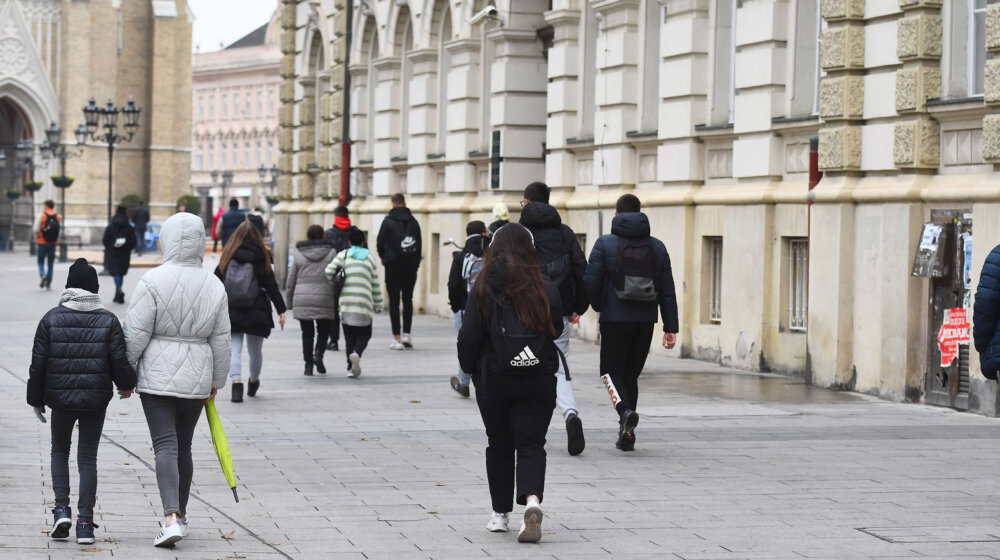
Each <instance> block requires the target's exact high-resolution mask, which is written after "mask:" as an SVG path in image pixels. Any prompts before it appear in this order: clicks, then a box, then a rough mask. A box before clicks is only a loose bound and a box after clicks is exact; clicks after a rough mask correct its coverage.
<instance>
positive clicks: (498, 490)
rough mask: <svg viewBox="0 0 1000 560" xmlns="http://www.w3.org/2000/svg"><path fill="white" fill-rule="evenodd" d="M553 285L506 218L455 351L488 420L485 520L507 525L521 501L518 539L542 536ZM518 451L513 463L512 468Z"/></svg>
mask: <svg viewBox="0 0 1000 560" xmlns="http://www.w3.org/2000/svg"><path fill="white" fill-rule="evenodd" d="M562 317H563V312H562V309H561V308H560V298H559V291H558V290H557V289H556V287H555V285H554V284H553V283H552V281H551V280H550V279H549V278H548V277H546V276H545V275H543V274H542V273H541V265H540V263H539V261H538V255H537V254H536V253H535V247H534V239H533V238H532V235H531V232H529V231H528V230H527V229H526V228H525V227H524V226H521V225H520V224H509V225H506V226H503V227H502V228H500V229H498V230H497V232H496V233H495V234H494V236H493V241H492V243H491V244H490V248H489V250H488V251H487V252H486V259H485V262H484V264H483V268H482V271H481V272H480V274H479V281H477V282H476V285H475V287H474V289H473V291H472V293H470V294H469V300H468V302H467V303H466V307H465V317H464V320H463V322H462V328H461V330H460V331H459V334H458V359H459V363H460V364H461V366H462V369H463V370H464V371H467V372H474V373H473V378H472V379H473V385H474V386H475V388H476V402H477V403H478V405H479V412H480V414H481V415H482V417H483V424H485V425H486V435H487V438H488V440H489V444H488V446H487V448H486V476H487V478H488V480H489V486H490V496H491V498H492V502H493V515H492V517H491V518H490V521H489V523H488V524H487V525H486V528H487V529H488V530H490V531H493V532H506V531H507V528H508V527H507V525H508V522H509V513H510V511H511V510H512V509H513V501H514V500H513V499H512V498H513V497H514V488H515V479H516V486H517V494H516V498H517V503H518V504H521V505H523V506H525V510H524V523H523V525H522V526H521V531H520V533H519V534H518V541H520V542H537V541H539V540H540V539H541V538H542V510H541V507H540V504H541V502H542V492H543V490H544V486H545V436H546V433H547V432H548V429H549V422H550V421H551V420H552V410H553V409H554V408H555V406H556V377H555V373H556V371H557V370H558V369H559V362H560V359H561V358H560V355H559V351H558V349H557V348H556V345H555V342H554V341H555V339H556V337H557V336H559V333H560V332H561V331H562V328H563V322H562ZM515 455H516V465H517V467H516V469H515Z"/></svg>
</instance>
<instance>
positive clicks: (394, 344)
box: [389, 340, 404, 350]
mask: <svg viewBox="0 0 1000 560" xmlns="http://www.w3.org/2000/svg"><path fill="white" fill-rule="evenodd" d="M403 348H404V346H403V343H402V342H400V341H398V340H393V341H392V344H390V345H389V350H402V349H403Z"/></svg>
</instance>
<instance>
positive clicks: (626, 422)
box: [615, 410, 639, 451]
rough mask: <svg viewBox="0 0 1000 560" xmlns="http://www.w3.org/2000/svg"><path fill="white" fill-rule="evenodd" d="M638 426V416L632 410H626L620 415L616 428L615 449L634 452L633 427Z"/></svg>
mask: <svg viewBox="0 0 1000 560" xmlns="http://www.w3.org/2000/svg"><path fill="white" fill-rule="evenodd" d="M638 425H639V414H638V413H636V411H634V410H626V411H625V412H624V413H623V414H622V419H621V422H620V423H619V427H618V441H617V442H615V447H617V448H618V449H621V450H622V451H634V450H635V427H636V426H638Z"/></svg>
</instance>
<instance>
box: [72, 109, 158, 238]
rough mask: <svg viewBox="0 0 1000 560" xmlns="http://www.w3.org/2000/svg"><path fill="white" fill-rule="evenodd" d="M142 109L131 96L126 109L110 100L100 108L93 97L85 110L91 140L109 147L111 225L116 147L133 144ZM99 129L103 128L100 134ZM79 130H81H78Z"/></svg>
mask: <svg viewBox="0 0 1000 560" xmlns="http://www.w3.org/2000/svg"><path fill="white" fill-rule="evenodd" d="M141 111H142V109H140V108H138V107H136V106H135V100H134V99H132V97H131V96H129V98H128V103H127V104H126V105H125V107H123V108H121V109H119V108H118V107H115V104H114V102H113V101H111V100H110V99H109V100H108V104H107V105H106V106H104V107H98V106H97V102H96V101H95V100H94V98H93V97H91V98H90V103H89V104H88V105H87V106H86V107H84V108H83V118H84V121H85V123H86V124H85V127H86V129H87V133H88V134H89V135H90V138H91V139H93V140H94V141H96V142H102V143H105V144H107V145H108V223H109V224H110V223H111V204H112V200H113V199H112V183H111V179H112V174H113V163H114V157H115V145H116V144H120V143H123V142H126V143H127V142H131V141H132V137H133V136H134V135H135V131H136V130H137V129H138V128H139V113H140V112H141ZM118 113H121V114H122V116H124V118H125V125H124V129H125V134H118V132H117V130H118ZM98 127H100V128H103V129H104V130H103V131H102V132H98ZM78 130H79V129H78Z"/></svg>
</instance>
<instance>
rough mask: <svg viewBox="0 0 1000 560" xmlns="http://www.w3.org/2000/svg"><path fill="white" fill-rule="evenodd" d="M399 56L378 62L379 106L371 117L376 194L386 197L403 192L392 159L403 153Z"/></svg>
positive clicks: (371, 110)
mask: <svg viewBox="0 0 1000 560" xmlns="http://www.w3.org/2000/svg"><path fill="white" fill-rule="evenodd" d="M400 62H401V61H400V59H399V57H385V58H382V59H379V60H376V61H375V64H374V66H375V69H376V70H377V71H378V83H377V84H371V87H374V88H376V89H375V106H374V107H370V108H369V118H374V119H375V127H374V129H375V138H374V139H373V140H374V142H375V149H374V150H373V151H372V156H373V158H372V159H373V160H374V161H373V163H372V165H373V167H374V170H375V171H374V173H373V177H372V194H374V195H376V196H386V195H390V194H393V193H397V192H399V175H398V174H397V173H396V171H395V170H394V169H393V168H392V158H393V157H395V156H397V155H398V154H399V138H400V132H401V129H400V127H399V107H400V105H399V97H400V88H399V77H400V76H399V74H400Z"/></svg>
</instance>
